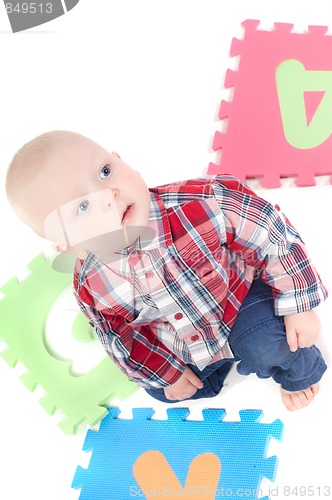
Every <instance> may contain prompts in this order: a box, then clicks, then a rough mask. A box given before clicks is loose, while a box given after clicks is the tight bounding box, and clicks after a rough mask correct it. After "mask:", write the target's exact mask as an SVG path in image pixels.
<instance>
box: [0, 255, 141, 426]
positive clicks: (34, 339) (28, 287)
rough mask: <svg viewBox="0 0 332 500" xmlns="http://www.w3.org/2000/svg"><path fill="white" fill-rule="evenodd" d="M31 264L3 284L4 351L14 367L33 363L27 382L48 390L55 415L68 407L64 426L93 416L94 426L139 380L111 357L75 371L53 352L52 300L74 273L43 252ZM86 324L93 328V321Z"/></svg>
mask: <svg viewBox="0 0 332 500" xmlns="http://www.w3.org/2000/svg"><path fill="white" fill-rule="evenodd" d="M28 268H29V269H30V270H31V274H30V275H29V276H28V277H27V278H25V279H24V280H23V281H22V282H20V283H18V281H17V280H16V279H12V280H11V281H9V282H8V283H7V284H6V285H5V286H3V287H2V288H1V292H2V293H3V294H4V298H3V299H2V300H0V318H1V323H0V338H1V339H2V340H3V341H4V342H5V343H6V344H7V346H8V348H7V350H5V351H4V352H1V353H0V355H1V356H2V357H3V358H4V359H5V361H6V362H7V363H8V364H9V366H10V367H12V368H13V367H15V365H16V364H17V362H18V361H20V362H22V363H23V365H24V366H25V367H26V369H27V371H26V372H25V373H24V374H23V376H22V377H21V379H22V381H23V382H24V384H25V385H26V386H27V387H28V389H30V391H34V390H35V389H36V387H37V386H38V385H40V386H42V387H43V389H44V390H45V392H46V393H47V394H46V396H45V397H43V398H42V399H41V401H40V403H41V404H42V406H43V407H44V408H45V410H46V411H47V412H48V413H49V414H50V415H53V414H54V413H55V411H56V410H57V409H59V410H60V411H62V412H63V414H64V415H65V418H64V420H63V421H61V422H60V423H59V427H60V428H61V429H62V430H63V431H64V432H65V433H67V434H73V433H74V432H75V431H76V429H77V427H78V425H79V424H81V423H83V422H86V421H87V422H88V424H89V425H91V426H94V425H96V424H97V423H98V422H99V421H100V420H101V419H102V418H103V417H104V416H105V415H107V409H106V408H105V407H104V406H103V405H105V404H106V401H109V400H110V398H111V397H113V396H118V397H119V398H121V399H124V398H125V397H127V396H129V395H130V394H131V393H132V392H133V391H135V390H136V389H137V386H136V384H134V383H133V382H130V381H129V380H128V379H127V378H126V377H125V375H124V374H123V373H122V372H121V371H120V370H119V369H118V368H117V367H116V366H115V364H114V363H113V362H112V361H111V360H110V359H109V358H107V357H105V358H104V359H103V360H102V361H101V362H100V363H99V364H98V365H97V366H95V367H94V368H92V369H91V370H90V371H89V372H87V373H85V374H83V375H81V376H74V375H73V374H72V373H71V372H70V362H67V361H62V360H59V359H56V357H54V356H53V355H52V353H51V352H50V350H49V349H48V347H47V345H46V341H45V331H44V330H45V322H46V319H47V315H48V312H49V310H50V308H51V306H52V304H53V303H54V302H55V300H56V299H57V297H58V296H59V295H60V293H61V292H62V291H63V290H64V289H65V288H66V287H68V286H70V283H71V279H72V277H71V275H70V274H66V273H57V272H55V271H54V270H53V269H52V264H51V261H50V260H49V259H45V257H44V256H43V255H39V256H37V257H36V258H35V259H34V260H33V261H32V262H31V263H30V264H29V265H28ZM80 314H81V313H80ZM85 324H86V327H87V329H89V324H88V322H87V321H86V322H85ZM80 325H82V321H81V320H75V322H74V325H73V326H74V330H75V335H76V338H77V337H79V336H80V335H79V334H78V332H77V329H78V327H79V326H80ZM69 334H70V332H68V335H69ZM89 335H90V333H88V334H87V335H86V336H85V340H87V338H88V337H89ZM81 338H82V335H81ZM83 338H84V335H83Z"/></svg>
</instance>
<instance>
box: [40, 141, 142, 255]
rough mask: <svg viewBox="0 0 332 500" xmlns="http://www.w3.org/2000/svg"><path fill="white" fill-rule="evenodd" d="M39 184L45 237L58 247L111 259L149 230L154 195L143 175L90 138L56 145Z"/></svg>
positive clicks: (77, 253)
mask: <svg viewBox="0 0 332 500" xmlns="http://www.w3.org/2000/svg"><path fill="white" fill-rule="evenodd" d="M36 184H37V186H34V189H37V190H38V196H39V197H42V203H43V206H44V207H45V214H46V216H45V220H44V230H45V236H46V238H47V239H49V240H51V241H53V242H55V243H56V246H57V249H58V250H60V251H61V250H62V251H65V250H67V249H69V250H70V251H71V253H74V254H75V255H77V256H80V257H84V256H85V255H83V254H82V252H83V253H85V254H86V252H89V251H90V252H93V253H95V254H97V255H98V256H99V257H101V258H103V257H104V258H108V257H109V256H110V255H112V254H113V253H114V252H115V251H117V250H120V249H121V248H124V247H126V246H129V245H130V244H132V243H133V242H134V241H135V240H136V239H137V238H138V236H141V235H142V233H143V232H144V231H145V230H146V229H147V226H148V220H149V212H150V203H151V199H150V193H149V190H148V188H147V186H146V184H145V182H144V181H143V179H142V178H141V176H140V174H139V173H138V172H136V171H134V170H133V169H132V168H131V167H129V166H128V165H127V164H126V163H124V162H123V161H122V160H121V159H120V158H119V157H118V156H117V155H116V154H115V153H109V152H107V151H106V150H105V149H103V148H102V147H101V146H99V145H98V144H96V143H94V142H93V141H90V140H89V139H86V138H84V137H74V138H73V139H70V140H68V141H66V142H65V144H63V145H61V146H60V147H59V148H57V149H56V150H55V151H54V153H52V155H51V157H50V158H49V159H48V161H47V165H46V168H44V169H43V170H42V172H41V173H40V176H39V178H38V179H37V182H36ZM38 186H39V188H38ZM43 186H44V187H43ZM42 189H43V191H42Z"/></svg>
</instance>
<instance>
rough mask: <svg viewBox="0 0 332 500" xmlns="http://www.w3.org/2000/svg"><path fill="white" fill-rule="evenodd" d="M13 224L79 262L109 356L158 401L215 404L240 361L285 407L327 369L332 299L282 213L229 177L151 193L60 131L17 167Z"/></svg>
mask: <svg viewBox="0 0 332 500" xmlns="http://www.w3.org/2000/svg"><path fill="white" fill-rule="evenodd" d="M6 189H7V195H8V199H9V202H10V204H11V206H12V208H13V209H14V211H15V212H16V214H17V215H18V216H19V217H20V218H21V219H22V220H23V221H24V222H25V223H26V224H28V225H29V226H30V227H31V228H32V229H33V230H34V231H35V232H36V233H37V234H38V235H40V236H42V237H46V238H47V239H49V240H51V241H52V242H54V248H55V249H56V250H57V251H58V252H66V253H68V254H72V255H74V256H75V257H76V264H75V269H74V281H73V290H74V294H75V297H76V299H77V302H78V304H79V305H80V308H81V310H82V311H83V313H84V314H85V315H86V316H87V318H88V320H89V322H90V324H91V325H93V326H94V328H95V331H96V333H97V335H98V337H99V339H100V341H101V342H102V344H103V346H104V348H105V349H106V351H107V353H108V355H109V356H110V357H111V358H112V359H113V360H114V362H115V363H116V364H117V365H118V366H119V367H120V369H121V370H122V371H124V372H125V373H126V374H127V375H128V377H129V378H130V379H132V380H134V381H135V382H137V383H138V384H140V385H141V386H142V387H144V388H145V390H146V391H147V392H148V393H149V394H150V395H151V396H153V397H155V398H156V399H159V400H161V401H166V402H174V401H179V400H184V399H190V398H202V397H211V396H215V395H217V394H218V393H219V392H220V390H221V388H222V386H223V383H224V380H225V377H226V376H227V374H228V372H229V370H230V368H231V366H232V363H233V362H234V361H237V362H238V364H237V370H238V372H239V373H242V374H244V375H247V374H249V373H256V374H257V375H258V376H259V377H261V378H267V377H272V378H273V379H274V380H275V381H276V382H277V383H279V384H280V389H281V396H282V400H283V402H284V404H285V406H286V407H287V408H288V409H289V410H295V409H298V408H302V407H304V406H306V405H308V404H309V403H310V402H311V401H312V400H313V398H314V396H315V395H316V394H317V392H318V382H319V380H320V378H321V377H322V375H323V373H324V371H325V370H326V364H325V362H324V359H323V357H322V355H321V353H320V351H319V350H318V349H317V347H316V346H315V345H314V342H315V341H316V339H317V337H318V335H319V331H320V324H319V319H318V317H317V315H316V314H315V312H314V311H313V308H314V307H316V306H317V305H318V304H319V303H320V302H321V301H323V300H325V298H326V297H327V292H326V290H325V288H324V286H323V284H322V283H321V280H320V278H319V275H318V273H317V271H316V269H315V268H314V266H313V265H312V264H311V261H310V259H309V257H308V254H307V251H306V248H305V245H304V243H303V242H302V240H301V238H300V236H299V234H298V232H297V231H296V230H295V229H294V227H293V226H292V225H291V224H290V222H289V221H288V219H287V218H285V217H284V215H283V214H282V213H281V212H280V209H279V208H278V207H273V206H272V205H271V204H270V203H268V202H266V201H264V200H263V199H261V198H260V197H258V196H256V195H255V194H254V193H253V192H252V191H251V190H250V189H249V188H248V187H247V186H245V185H244V184H243V183H242V182H241V181H239V180H237V179H236V178H234V177H231V176H228V175H222V176H215V177H213V178H206V179H195V180H190V181H185V182H178V183H174V184H169V185H165V186H159V187H156V188H153V189H148V187H147V186H146V184H145V182H144V181H143V180H142V178H141V176H140V175H139V173H137V172H136V171H134V170H133V169H131V168H130V167H129V166H128V165H126V164H125V163H124V162H123V161H122V160H121V158H120V157H119V156H118V155H117V154H116V153H109V152H108V151H106V150H105V149H103V148H102V147H101V146H99V145H98V144H96V143H95V142H93V141H91V140H90V139H88V138H86V137H84V136H82V135H80V134H76V133H74V132H67V131H53V132H48V133H46V134H43V135H41V136H38V137H36V138H35V139H33V140H32V141H30V142H28V143H27V144H25V145H24V146H23V147H22V148H21V149H20V150H19V151H18V152H17V154H16V155H15V157H14V158H13V160H12V162H11V165H10V167H9V169H8V173H7V179H6Z"/></svg>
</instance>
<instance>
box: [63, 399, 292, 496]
mask: <svg viewBox="0 0 332 500" xmlns="http://www.w3.org/2000/svg"><path fill="white" fill-rule="evenodd" d="M167 413H168V420H157V419H152V418H151V417H152V416H153V410H152V409H148V408H135V409H133V419H132V420H125V419H121V418H118V416H119V414H120V411H119V410H118V409H116V408H112V409H110V412H109V415H108V416H107V417H106V418H105V419H104V420H103V421H102V423H101V425H100V429H99V431H98V432H93V431H89V432H88V434H87V437H86V440H85V443H84V447H83V450H84V451H86V452H89V451H91V450H92V456H91V460H90V464H89V467H88V469H83V468H81V467H78V468H77V470H76V474H75V477H74V480H73V483H72V487H73V488H75V489H81V493H80V500H90V499H91V498H93V499H94V500H102V499H106V498H117V499H129V498H131V497H134V496H136V497H140V498H146V499H149V500H150V499H151V500H152V499H153V498H174V497H184V496H185V497H186V498H188V497H193V498H196V499H197V498H199V499H201V500H203V499H207V498H218V497H222V495H224V496H228V497H229V496H231V497H232V498H233V499H234V500H240V499H241V500H242V499H243V497H244V496H245V495H246V496H250V498H261V496H258V495H259V494H260V492H259V490H260V483H261V479H262V478H263V477H266V478H267V479H269V480H270V481H273V480H274V479H275V474H276V468H277V458H276V457H275V456H272V457H269V458H266V453H267V448H268V445H269V441H270V439H271V438H275V439H278V440H281V438H282V433H283V424H282V422H281V421H280V420H275V421H274V422H272V423H268V424H267V423H260V420H261V418H262V412H261V411H256V410H244V411H241V412H240V419H241V420H240V421H239V422H225V421H223V419H224V417H225V415H226V413H225V411H224V410H215V409H209V410H203V417H204V420H203V421H197V420H196V421H195V420H188V418H187V417H188V416H189V411H188V410H187V409H185V408H171V409H168V410H167ZM120 417H121V415H120ZM264 498H265V499H267V498H268V497H264Z"/></svg>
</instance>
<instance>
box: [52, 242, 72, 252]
mask: <svg viewBox="0 0 332 500" xmlns="http://www.w3.org/2000/svg"><path fill="white" fill-rule="evenodd" d="M52 248H53V250H55V251H56V252H59V253H63V252H66V250H68V245H67V244H66V243H64V242H63V241H56V242H53V243H52Z"/></svg>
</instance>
